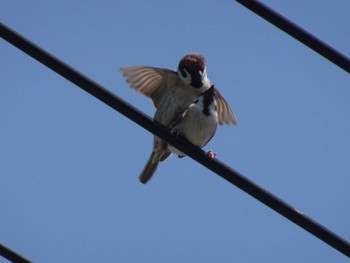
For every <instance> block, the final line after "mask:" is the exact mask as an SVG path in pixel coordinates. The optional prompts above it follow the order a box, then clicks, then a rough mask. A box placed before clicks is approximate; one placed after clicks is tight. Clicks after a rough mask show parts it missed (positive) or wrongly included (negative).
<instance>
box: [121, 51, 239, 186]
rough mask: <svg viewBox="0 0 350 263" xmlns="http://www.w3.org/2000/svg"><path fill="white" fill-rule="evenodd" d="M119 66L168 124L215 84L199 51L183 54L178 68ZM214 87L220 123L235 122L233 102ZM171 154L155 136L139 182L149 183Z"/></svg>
mask: <svg viewBox="0 0 350 263" xmlns="http://www.w3.org/2000/svg"><path fill="white" fill-rule="evenodd" d="M120 70H121V73H122V75H123V76H124V77H125V78H126V81H127V82H128V83H129V84H130V87H131V88H133V89H134V90H136V91H138V92H140V93H142V94H144V95H145V96H147V97H149V98H151V100H152V102H153V104H154V106H155V108H156V113H155V115H154V117H153V119H154V121H156V122H159V123H161V124H163V125H164V126H166V127H168V128H169V124H170V123H171V122H172V121H173V120H174V119H175V118H176V117H177V116H178V114H179V113H181V112H183V111H185V110H186V109H187V108H188V107H189V106H190V105H191V104H192V103H193V102H194V101H195V100H196V99H197V98H198V97H199V96H200V95H201V94H202V93H203V92H204V91H206V90H208V89H209V88H210V87H211V86H212V84H211V82H210V80H209V78H208V75H207V69H206V64H205V58H204V57H203V56H202V55H201V54H198V53H189V54H187V55H185V56H184V57H182V58H181V60H180V62H179V64H178V68H177V71H174V70H171V69H166V68H157V67H150V66H131V67H124V68H121V69H120ZM215 91H216V94H217V99H216V101H217V108H218V122H219V124H220V125H223V124H236V118H235V115H234V113H233V112H232V110H231V108H230V106H229V105H228V103H227V102H226V101H225V99H224V98H223V97H222V95H221V94H220V93H219V91H218V90H217V89H216V88H215ZM170 154H171V151H170V150H169V148H168V144H167V143H166V142H165V141H163V140H161V139H160V138H158V137H156V136H155V137H154V140H153V149H152V153H151V155H150V157H149V159H148V161H147V163H146V165H145V167H144V169H143V170H142V172H141V174H140V176H139V180H140V182H141V183H143V184H145V183H147V182H148V181H149V179H150V178H151V177H152V175H153V174H154V172H155V170H156V169H157V167H158V163H159V162H160V161H164V160H165V159H167V158H168V157H169V156H170Z"/></svg>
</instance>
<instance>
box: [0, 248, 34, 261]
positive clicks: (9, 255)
mask: <svg viewBox="0 0 350 263" xmlns="http://www.w3.org/2000/svg"><path fill="white" fill-rule="evenodd" d="M0 255H1V256H3V257H4V258H6V259H7V260H9V261H11V262H15V263H31V261H29V260H28V259H26V258H24V257H23V256H21V255H20V254H18V253H17V252H14V251H13V250H11V249H9V248H8V247H6V246H4V245H3V244H0Z"/></svg>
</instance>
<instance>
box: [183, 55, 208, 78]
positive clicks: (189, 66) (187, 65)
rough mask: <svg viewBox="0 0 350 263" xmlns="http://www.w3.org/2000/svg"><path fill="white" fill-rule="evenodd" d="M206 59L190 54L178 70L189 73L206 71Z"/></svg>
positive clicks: (184, 58) (185, 57)
mask: <svg viewBox="0 0 350 263" xmlns="http://www.w3.org/2000/svg"><path fill="white" fill-rule="evenodd" d="M204 68H205V58H204V57H203V56H202V55H201V54H195V53H190V54H187V55H185V56H184V57H183V58H182V59H181V60H180V62H179V66H178V69H179V70H182V69H186V70H187V71H188V73H193V72H198V71H199V70H200V71H202V72H203V71H204Z"/></svg>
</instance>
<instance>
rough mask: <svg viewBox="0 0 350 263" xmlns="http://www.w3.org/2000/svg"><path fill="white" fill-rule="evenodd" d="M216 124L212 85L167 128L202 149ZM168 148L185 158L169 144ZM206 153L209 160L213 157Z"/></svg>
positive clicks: (209, 152) (214, 129) (211, 153)
mask: <svg viewBox="0 0 350 263" xmlns="http://www.w3.org/2000/svg"><path fill="white" fill-rule="evenodd" d="M218 122H219V119H218V113H217V102H216V93H215V89H214V85H212V86H211V87H210V88H209V89H208V90H206V91H204V92H203V93H202V95H200V97H199V98H198V99H197V100H196V101H194V102H193V103H192V104H191V105H190V106H189V107H188V108H187V109H186V110H185V111H183V112H181V113H180V114H179V115H178V117H177V118H175V119H174V120H173V121H172V122H171V123H170V124H169V128H170V131H171V132H172V133H173V134H174V135H176V136H181V137H183V138H184V139H186V140H187V141H189V142H190V143H192V144H193V145H196V146H198V147H200V148H202V147H204V146H205V145H206V144H207V143H208V142H209V141H210V140H211V138H213V136H214V134H215V131H216V128H217V126H218ZM168 148H169V150H170V151H171V152H172V153H175V154H177V155H178V157H180V158H181V157H184V156H185V154H184V153H183V152H181V151H179V150H178V149H177V148H175V147H174V146H172V145H170V144H169V146H168ZM206 153H207V155H208V156H209V157H210V158H211V159H212V158H214V157H215V153H213V152H212V151H208V152H206Z"/></svg>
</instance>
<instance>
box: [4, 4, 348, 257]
mask: <svg viewBox="0 0 350 263" xmlns="http://www.w3.org/2000/svg"><path fill="white" fill-rule="evenodd" d="M264 3H266V4H268V5H270V6H271V7H272V8H274V9H275V10H277V11H278V12H280V13H282V14H284V15H285V16H286V17H288V18H289V19H291V20H293V21H294V22H296V23H297V24H299V25H300V26H302V27H304V28H305V29H307V30H309V31H310V32H312V33H313V34H315V35H316V36H318V37H319V38H321V39H323V40H324V41H326V42H327V43H329V44H330V45H332V46H334V47H335V48H336V49H338V50H340V51H342V52H343V53H345V54H348V55H350V27H349V24H350V16H349V10H350V2H349V1H348V0H338V1H324V0H323V1H301V0H296V1H278V0H265V1H264ZM0 17H1V20H2V22H4V23H5V24H7V25H8V26H10V27H12V28H13V29H15V30H16V31H18V32H20V33H21V34H23V35H24V36H26V37H27V38H29V39H30V40H32V41H33V42H35V43H37V44H38V45H40V46H41V47H43V48H45V49H46V50H48V51H49V52H51V53H52V54H54V55H55V56H57V57H59V58H60V59H62V60H64V61H65V62H66V63H68V64H70V65H71V66H73V67H75V68H76V69H78V70H79V71H81V72H82V73H84V74H86V75H87V76H89V77H90V78H92V79H93V80H95V81H97V82H98V83H100V84H102V85H103V86H105V87H106V88H108V89H109V90H111V91H112V92H113V93H115V94H117V95H118V96H120V97H122V98H123V99H125V100H127V101H128V102H130V103H132V104H133V105H135V106H136V107H137V108H139V109H141V110H143V111H144V112H146V113H147V114H148V115H150V116H152V115H153V113H154V108H153V106H152V104H151V103H150V100H148V99H147V98H146V97H144V96H142V95H140V94H138V93H136V92H134V91H133V90H131V89H129V88H128V86H127V84H126V83H125V81H124V79H123V78H122V76H121V75H120V73H119V68H120V67H121V66H126V65H152V66H159V67H167V68H172V69H176V67H177V64H178V61H179V59H180V58H181V57H182V56H183V55H185V54H186V53H188V52H192V51H195V52H200V53H202V54H203V55H204V56H205V57H206V59H207V69H208V75H209V78H210V79H211V81H212V82H213V83H214V84H215V85H216V86H217V87H218V88H219V89H220V91H221V93H222V94H223V95H224V96H225V98H226V100H227V101H228V102H229V103H230V105H231V106H232V108H233V109H234V111H235V113H236V116H237V119H238V125H237V126H224V127H220V128H219V129H218V131H217V133H216V135H215V137H214V138H213V139H212V141H211V142H210V143H209V144H208V145H207V146H206V147H205V148H206V149H212V150H214V151H215V152H217V158H218V159H220V160H221V161H223V162H225V163H227V164H228V165H230V166H231V167H233V168H235V169H236V170H238V171H239V172H241V173H243V174H244V175H246V176H247V177H248V178H250V179H251V180H253V181H254V182H256V183H258V184H260V185H261V186H262V187H264V188H266V189H268V190H269V191H271V192H272V193H274V194H276V195H277V196H279V197H280V198H282V199H283V200H285V201H287V202H289V203H290V204H292V205H293V206H295V207H296V208H298V209H299V210H301V211H303V212H304V213H305V214H307V215H309V216H311V217H312V218H313V219H315V220H317V221H318V222H320V223H321V224H323V225H325V226H327V227H328V228H330V229H331V230H333V231H334V232H336V233H337V234H339V235H341V236H343V237H344V238H346V239H347V240H349V239H350V224H349V222H350V207H349V203H350V191H349V186H350V165H349V164H350V122H349V119H350V102H349V101H350V85H349V83H350V77H349V74H348V73H346V72H345V71H343V70H342V69H340V68H338V67H337V66H335V65H333V64H332V63H330V62H329V61H327V60H326V59H324V58H322V57H321V56H319V55H318V54H316V53H315V52H314V51H312V50H310V49H309V48H307V47H305V46H304V45H302V44H301V43H299V42H297V41H296V40H294V39H293V38H291V37H290V36H288V35H287V34H285V33H283V32H281V31H280V30H279V29H277V28H275V27H274V26H272V25H271V24H269V23H268V22H266V21H265V20H263V19H261V18H260V17H258V16H256V15H255V14H253V13H252V12H250V11H249V10H247V9H246V8H244V7H243V6H241V5H239V4H238V3H236V2H235V1H214V0H211V1H210V0H201V1H198V0H193V1H156V0H153V1H136V0H125V1H123V0H119V1H90V0H88V1H67V0H62V1H43V0H38V1H16V0H15V1H13V0H3V1H1V3H0ZM0 58H1V61H0V79H1V96H0V121H1V129H0V160H1V161H0V163H1V165H0V182H1V183H0V242H1V243H3V244H5V245H7V246H9V247H11V248H12V249H14V250H15V251H18V252H19V253H21V254H23V255H24V256H26V257H28V258H29V259H31V260H33V261H35V262H49V263H51V262H52V263H56V262H57V263H58V262H170V263H172V262H204V263H207V262H223V263H225V262H285V263H289V262H290V263H292V262H293V263H294V262H319V263H323V262H324V263H326V262H327V263H328V262H348V259H347V258H346V257H345V256H344V255H342V254H340V253H339V252H337V251H336V250H334V249H333V248H331V247H329V246H328V245H326V244H324V243H323V242H322V241H320V240H318V239H317V238H315V237H314V236H312V235H310V234H309V233H307V232H305V231H304V230H302V229H301V228H299V227H298V226H296V225H294V224H293V223H291V222H290V221H288V220H286V219H285V218H283V217H282V216H280V215H279V214H277V213H275V212H274V211H272V210H271V209H269V208H268V207H266V206H264V205H263V204H261V203H260V202H258V201H256V200H255V199H254V198H252V197H251V196H249V195H247V194H246V193H244V192H242V191H241V190H239V189H237V188H236V187H234V186H232V185H231V184H229V183H227V182H226V181H224V180H223V179H221V178H220V177H218V176H217V175H215V174H214V173H212V172H210V171H208V170H207V169H205V168H203V167H202V166H201V165H199V164H197V163H196V162H194V161H193V160H191V159H190V158H183V159H178V158H175V157H174V156H173V157H172V158H170V159H169V160H167V161H166V162H163V163H161V165H160V167H159V169H158V170H157V172H156V174H155V176H154V177H153V179H152V180H151V181H150V182H149V184H147V185H141V184H140V183H139V182H138V179H137V178H138V175H139V173H140V171H141V170H142V168H143V166H144V164H145V162H146V160H147V158H148V156H149V154H150V151H151V147H152V135H151V134H150V133H149V132H147V131H145V130H144V129H142V128H141V127H139V126H137V125H136V124H134V123H133V122H131V121H129V120H128V119H127V118H126V117H124V116H122V115H121V114H119V113H118V112H115V111H114V110H112V109H110V108H109V107H108V106H106V105H104V104H103V103H101V102H100V101H98V100H96V99H95V98H93V97H92V96H90V95H89V94H87V93H85V92H84V91H82V90H81V89H79V88H77V87H76V86H75V85H73V84H71V83H70V82H68V81H66V80H65V79H63V78H62V77H60V76H58V75H57V74H56V73H54V72H52V71H51V70H49V69H48V68H46V67H45V66H43V65H41V64H39V63H38V62H37V61H35V60H33V59H32V58H30V57H28V56H27V55H25V54H24V53H22V52H21V51H19V50H18V49H16V48H14V47H13V46H11V45H10V44H8V43H7V42H5V41H3V40H0ZM0 261H1V262H2V259H0Z"/></svg>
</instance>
